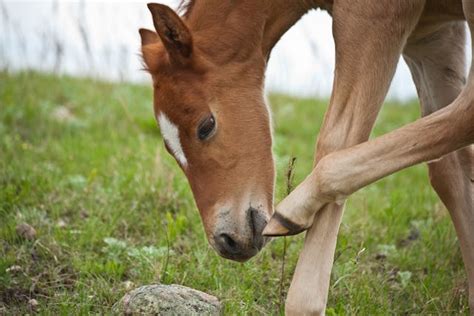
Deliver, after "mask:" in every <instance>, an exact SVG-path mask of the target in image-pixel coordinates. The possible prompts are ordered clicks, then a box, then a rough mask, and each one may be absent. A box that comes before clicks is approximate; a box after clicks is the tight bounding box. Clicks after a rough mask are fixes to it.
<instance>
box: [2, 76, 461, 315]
mask: <svg viewBox="0 0 474 316" xmlns="http://www.w3.org/2000/svg"><path fill="white" fill-rule="evenodd" d="M151 95H152V94H151V89H150V88H149V87H145V86H137V85H129V84H108V83H103V82H96V81H91V80H78V79H73V78H69V77H55V76H48V75H42V74H37V73H30V72H25V73H20V74H15V75H10V74H7V73H0V313H1V310H2V309H6V310H7V311H8V312H9V313H10V314H25V313H28V312H30V311H29V310H28V307H27V301H28V299H29V298H35V299H37V300H38V301H39V308H40V312H41V313H44V314H63V315H71V314H90V313H94V314H104V313H107V311H109V310H110V307H111V306H112V305H113V304H114V302H116V301H117V300H118V299H119V298H120V297H121V296H122V295H123V294H124V293H125V292H126V291H127V290H128V289H129V287H130V284H131V282H132V283H133V284H134V286H140V285H143V284H149V283H153V282H163V283H178V284H183V285H186V286H190V287H193V288H196V289H199V290H202V291H206V292H208V293H211V294H213V295H216V296H218V297H219V298H220V299H221V300H222V302H223V304H224V307H225V313H226V314H242V315H243V314H277V313H279V309H278V304H279V300H280V298H279V295H280V293H279V291H278V289H279V285H280V266H281V258H282V255H283V239H275V240H273V241H272V242H271V243H270V244H269V245H267V247H266V248H265V249H264V250H263V251H262V252H261V253H260V254H259V255H258V256H256V257H255V258H253V259H252V260H250V261H249V262H247V263H244V264H241V263H235V262H231V261H227V260H224V259H222V258H220V257H218V256H217V255H216V254H215V252H214V251H213V250H212V249H211V248H210V246H209V245H208V244H207V241H206V238H205V234H204V231H203V228H202V224H201V220H200V218H199V214H198V213H197V211H196V209H195V205H194V201H193V198H192V194H191V192H190V190H189V187H188V184H187V182H186V179H185V178H184V175H183V174H182V172H181V171H180V170H179V168H178V167H177V166H176V163H175V162H174V161H173V159H172V158H170V156H169V155H168V154H167V153H166V152H165V150H164V149H163V145H162V141H161V138H160V135H159V131H158V128H156V123H155V121H154V119H153V113H152V107H151ZM270 100H271V104H272V108H273V112H274V126H275V146H274V149H275V156H276V165H277V176H278V178H277V179H278V183H277V196H276V200H277V201H278V200H280V199H281V197H282V196H284V195H285V194H286V192H285V191H286V178H285V172H286V168H287V164H288V160H289V158H290V157H293V156H295V157H297V159H298V162H297V166H296V170H295V183H299V182H301V181H302V180H303V179H304V177H305V176H306V175H307V174H308V173H309V171H310V170H311V166H312V158H313V148H314V143H315V138H316V136H317V134H318V130H319V127H320V125H321V122H322V118H323V114H324V111H325V109H326V105H327V101H317V100H316V101H315V100H310V99H297V98H292V97H287V96H281V95H273V96H271V97H270ZM418 116H419V111H418V108H417V105H416V104H415V103H410V104H403V105H400V104H395V103H388V104H386V105H385V106H384V108H383V110H382V112H381V114H380V117H379V121H378V123H377V126H376V128H375V131H374V136H375V135H380V134H382V133H386V132H388V131H390V130H392V129H394V128H397V127H398V126H401V125H403V124H405V123H407V122H410V121H413V120H415V119H416V118H417V117H418ZM425 169H426V168H425V167H424V166H416V167H414V168H410V169H409V170H405V171H403V172H400V173H397V174H396V175H393V176H390V177H388V178H386V179H384V180H381V181H379V182H377V183H376V184H373V185H370V186H368V187H367V188H365V189H363V190H361V191H360V192H358V193H356V194H354V195H353V196H352V197H351V198H350V199H349V200H348V203H347V206H346V211H345V215H344V219H343V223H342V225H341V231H340V235H339V240H338V246H337V250H336V258H335V265H334V270H333V273H332V278H331V287H330V293H329V302H328V309H327V314H328V315H345V314H360V315H384V314H425V313H429V314H452V313H461V314H463V313H464V314H467V298H466V297H467V284H466V276H465V273H464V270H463V265H462V260H461V255H460V251H459V248H458V244H457V240H456V236H455V233H454V230H453V228H452V224H451V222H450V219H449V216H448V215H447V213H446V211H445V210H444V208H443V207H442V205H441V204H440V202H439V200H438V198H437V197H436V195H435V194H434V193H433V191H432V189H431V188H430V186H429V184H428V177H427V174H426V170H425ZM22 222H27V223H29V224H31V225H32V226H33V227H34V228H35V229H36V231H37V240H36V241H28V240H23V239H20V238H19V237H17V235H16V232H15V227H16V225H17V224H19V223H22ZM302 241H303V236H296V237H291V238H288V239H287V242H288V245H287V250H286V258H287V259H286V269H285V270H286V273H285V275H284V280H283V285H284V288H285V289H288V287H289V284H290V280H291V275H292V273H293V271H294V268H295V265H296V261H297V257H298V253H299V251H300V249H301V247H302ZM316 255H317V254H316ZM14 266H18V267H20V270H18V271H17V269H18V268H13V267H14ZM308 291H311V289H308Z"/></svg>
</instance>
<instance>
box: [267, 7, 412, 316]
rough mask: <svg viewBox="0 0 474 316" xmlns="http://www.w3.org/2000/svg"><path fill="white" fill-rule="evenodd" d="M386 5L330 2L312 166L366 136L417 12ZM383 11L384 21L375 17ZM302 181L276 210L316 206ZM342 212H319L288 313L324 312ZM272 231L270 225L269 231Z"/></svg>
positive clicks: (334, 206)
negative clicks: (328, 68)
mask: <svg viewBox="0 0 474 316" xmlns="http://www.w3.org/2000/svg"><path fill="white" fill-rule="evenodd" d="M390 3H392V2H391V1H389V0H386V1H376V2H371V5H370V6H367V5H364V4H363V3H362V2H353V1H351V2H343V1H341V2H338V3H337V5H335V6H334V9H333V17H334V27H333V30H334V39H335V43H336V71H335V80H334V90H333V94H332V97H331V101H330V105H329V109H328V111H327V113H326V115H325V118H324V123H323V126H322V129H321V132H320V135H319V139H318V143H317V149H316V154H315V165H317V164H318V162H319V161H320V160H321V159H322V158H323V157H324V156H326V155H327V154H329V153H331V152H334V151H336V150H339V149H341V148H345V147H349V146H352V145H355V144H358V143H361V142H364V141H366V140H367V139H368V137H369V135H370V132H371V129H372V127H373V124H374V122H375V119H376V117H377V114H378V112H379V109H380V106H381V104H382V102H383V100H384V98H385V95H386V93H387V90H388V87H389V85H390V81H391V79H392V77H393V74H394V72H395V69H396V65H397V62H398V59H399V56H400V53H401V51H402V48H403V45H404V43H405V41H406V37H407V34H409V32H410V31H411V29H412V28H413V27H414V25H415V24H416V20H417V19H418V15H419V14H420V13H421V7H420V5H419V4H415V2H411V1H406V2H405V4H404V6H400V5H397V6H396V7H393V6H391V5H390ZM387 10H388V11H394V12H387ZM395 11H396V12H395ZM382 13H383V16H385V17H386V20H381V19H378V18H374V16H380V14H382ZM395 17H397V18H395ZM400 17H402V18H400ZM302 185H303V184H302ZM302 185H300V186H299V187H298V188H297V189H296V190H295V191H294V192H293V193H292V194H291V195H290V196H289V197H288V198H287V199H285V200H284V201H283V202H282V203H283V204H280V205H279V206H278V208H277V209H278V210H280V209H285V208H286V207H284V205H285V203H288V202H289V204H293V205H300V206H301V205H304V208H306V207H307V208H309V209H311V208H313V207H315V205H314V204H313V203H315V202H316V203H317V201H316V200H309V199H308V198H311V197H312V196H313V195H312V193H311V192H313V191H314V189H315V187H314V185H313V184H311V183H309V184H304V185H303V187H302ZM323 204H324V203H323ZM323 204H321V206H322V205H323ZM282 205H283V207H282ZM316 207H317V206H316ZM342 214H343V205H342V203H329V204H328V205H326V206H325V207H324V208H323V209H322V211H321V212H319V213H318V214H317V218H316V219H315V220H314V225H313V226H312V227H311V229H310V230H309V232H308V234H307V235H306V240H305V244H304V248H303V250H302V252H301V254H300V257H299V260H298V264H297V267H296V271H295V274H294V277H293V281H292V283H291V287H290V289H289V293H288V298H287V301H286V313H287V314H295V315H313V314H323V313H324V310H325V307H326V300H327V294H328V288H329V279H330V272H331V268H332V262H333V258H334V251H335V247H336V239H337V232H338V230H339V224H340V221H341V218H342ZM290 219H291V220H293V218H292V217H290ZM283 220H284V219H283ZM271 229H272V227H271V226H269V227H268V228H267V233H268V232H269V230H270V232H271Z"/></svg>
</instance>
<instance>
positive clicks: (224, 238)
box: [218, 234, 239, 254]
mask: <svg viewBox="0 0 474 316" xmlns="http://www.w3.org/2000/svg"><path fill="white" fill-rule="evenodd" d="M218 241H219V243H220V245H221V246H222V247H223V248H224V250H225V251H227V252H229V253H232V254H235V253H238V252H239V245H238V244H237V242H235V240H234V239H232V237H230V236H229V235H227V234H220V235H219V240H218Z"/></svg>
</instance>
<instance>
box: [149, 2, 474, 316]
mask: <svg viewBox="0 0 474 316" xmlns="http://www.w3.org/2000/svg"><path fill="white" fill-rule="evenodd" d="M313 8H321V9H325V10H327V11H328V12H329V13H330V14H331V15H332V17H333V33H334V40H335V44H336V72H335V79H334V86H333V88H334V89H333V93H332V97H331V100H330V104H329V109H328V111H327V113H326V116H325V119H324V123H323V126H322V129H321V132H320V135H319V138H318V142H317V146H316V153H315V159H314V166H315V168H314V169H313V171H312V172H311V174H310V175H309V176H308V177H307V178H306V179H305V180H304V181H303V182H302V183H301V184H300V185H299V186H298V187H297V188H296V189H295V190H294V191H293V192H292V193H291V194H290V195H289V196H288V197H287V198H286V199H284V200H283V201H282V202H281V203H280V204H279V205H278V206H277V208H276V212H275V213H274V215H273V217H272V218H271V220H270V222H269V223H268V225H267V222H268V220H269V218H270V216H271V214H272V213H273V188H274V163H273V157H272V151H271V146H272V136H271V127H270V113H269V111H268V108H267V106H266V104H265V99H264V96H263V95H264V93H263V82H264V73H265V68H266V64H267V61H268V58H269V56H270V53H271V50H272V48H273V47H274V45H275V44H276V42H277V41H278V40H279V39H280V37H281V36H282V35H283V34H284V33H285V32H286V31H287V30H288V29H289V28H290V27H291V26H292V25H293V24H294V23H296V22H297V21H298V20H299V18H300V17H301V16H302V15H304V14H305V13H306V12H307V11H308V10H310V9H313ZM149 9H150V11H151V13H152V16H153V22H154V26H155V29H156V32H154V31H150V30H145V29H141V30H140V35H141V38H142V53H143V59H144V62H145V64H146V67H147V69H148V70H149V72H150V74H151V76H152V78H153V87H154V109H155V115H156V118H157V121H158V123H159V125H160V129H161V132H162V135H163V138H164V141H165V145H166V148H167V150H168V151H169V152H170V153H171V154H172V155H173V156H174V157H175V159H176V160H177V162H178V164H179V165H180V167H181V168H182V170H183V171H184V173H185V174H186V177H187V178H188V180H189V183H190V185H191V188H192V191H193V194H194V198H195V200H196V204H197V207H198V209H199V211H200V214H201V218H202V221H203V223H204V227H205V230H206V234H207V237H208V240H209V242H210V244H211V245H212V246H213V247H214V248H215V249H216V251H217V252H218V253H219V254H220V255H222V256H224V257H226V258H230V259H233V260H239V261H243V260H247V259H248V258H250V257H252V256H253V255H255V254H256V253H257V252H258V251H259V250H260V249H261V248H262V247H263V245H264V244H265V242H266V239H265V238H264V237H262V232H264V234H266V235H288V234H295V233H298V232H301V231H303V230H305V229H308V228H309V231H308V233H307V235H306V240H305V244H304V248H303V251H302V253H301V254H300V258H299V260H298V264H297V267H296V271H295V274H294V277H293V281H292V283H291V287H290V290H289V293H288V297H287V302H286V313H287V314H295V315H300V314H308V315H310V314H311V315H313V314H314V315H319V314H324V311H325V307H326V301H327V294H328V287H329V277H330V271H331V267H332V262H333V257H334V251H335V246H336V238H337V232H338V229H339V224H340V221H341V217H342V214H343V205H344V200H345V199H346V198H347V196H349V195H350V194H351V193H353V192H354V191H356V190H358V189H360V188H361V187H363V186H365V185H368V184H370V183H372V182H374V181H375V180H377V179H380V178H382V177H384V176H386V175H388V174H391V173H393V172H396V171H398V170H400V169H403V168H406V167H408V166H411V165H413V164H416V163H420V162H425V161H429V163H428V166H429V172H430V179H431V183H432V185H433V187H434V189H435V190H436V192H437V193H438V194H439V196H440V197H441V199H442V201H443V202H444V204H445V205H446V207H447V208H448V210H449V212H450V214H451V217H452V219H453V223H454V226H455V228H456V231H457V234H458V237H459V241H460V246H461V250H462V254H463V259H464V263H465V266H466V271H467V276H468V282H469V288H470V295H469V304H470V307H471V313H472V311H474V202H473V196H474V184H473V181H474V149H473V146H471V144H472V143H473V142H474V105H473V102H474V78H473V77H472V76H473V75H474V74H473V72H474V70H473V69H474V68H472V67H471V72H470V75H469V77H468V78H467V79H466V76H465V52H464V47H465V46H464V45H465V22H464V20H466V21H467V22H468V25H469V27H470V28H471V30H474V2H472V1H470V0H403V1H401V0H395V1H394V0H379V1H370V0H362V1H349V0H312V1H311V0H294V1H285V0H261V1H251V0H239V1H233V0H207V1H205V0H195V1H190V2H188V3H186V8H185V10H184V11H185V12H184V16H183V18H180V17H179V16H178V15H177V14H176V13H174V12H173V11H172V10H171V9H169V8H168V7H166V6H164V5H160V4H149ZM400 55H403V57H404V58H405V60H406V61H407V63H408V65H409V67H410V70H411V72H412V75H413V79H414V81H415V85H416V87H417V91H418V95H419V98H420V103H421V107H422V113H423V118H421V119H419V120H417V121H415V122H413V123H411V124H408V125H406V126H404V127H402V128H400V129H397V130H395V131H393V132H391V133H388V134H386V135H384V136H381V137H378V138H375V139H373V140H370V141H367V140H368V137H369V134H370V132H371V129H372V127H373V125H374V122H375V119H376V117H377V114H378V112H379V109H380V106H381V104H382V102H383V100H384V98H385V95H386V93H387V90H388V87H389V85H390V81H391V79H392V77H393V74H394V72H395V68H396V65H397V62H398V59H399V58H400ZM266 225H267V226H266ZM265 226H266V227H265ZM264 228H265V231H264Z"/></svg>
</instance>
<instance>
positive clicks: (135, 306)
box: [113, 284, 221, 315]
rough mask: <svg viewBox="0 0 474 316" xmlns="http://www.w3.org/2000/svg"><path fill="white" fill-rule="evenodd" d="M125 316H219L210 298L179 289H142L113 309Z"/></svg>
mask: <svg viewBox="0 0 474 316" xmlns="http://www.w3.org/2000/svg"><path fill="white" fill-rule="evenodd" d="M113 311H114V313H117V314H125V315H220V311H221V304H220V303H219V300H218V299H217V298H216V297H215V296H212V295H209V294H206V293H204V292H201V291H197V290H194V289H191V288H188V287H185V286H182V285H176V284H171V285H163V284H155V285H145V286H142V287H139V288H137V289H135V290H133V291H131V292H129V293H127V294H126V295H125V296H124V297H123V298H122V299H121V300H120V301H119V302H118V303H116V304H115V305H114V307H113Z"/></svg>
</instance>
